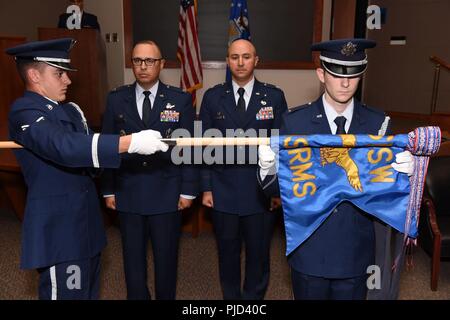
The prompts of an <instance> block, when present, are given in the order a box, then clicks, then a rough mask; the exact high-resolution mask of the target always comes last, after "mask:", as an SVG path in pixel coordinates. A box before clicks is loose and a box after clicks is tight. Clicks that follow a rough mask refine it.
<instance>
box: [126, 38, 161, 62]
mask: <svg viewBox="0 0 450 320" xmlns="http://www.w3.org/2000/svg"><path fill="white" fill-rule="evenodd" d="M140 44H149V45H151V46H155V47H156V48H157V49H158V51H159V54H160V55H161V58H162V59H164V58H163V55H162V51H161V48H160V47H159V46H158V45H157V44H156V42H155V41H152V40H141V41H138V42H136V43H135V44H134V46H133V50H134V48H136V47H137V46H138V45H140Z"/></svg>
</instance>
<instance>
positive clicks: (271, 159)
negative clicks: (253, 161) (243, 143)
mask: <svg viewBox="0 0 450 320" xmlns="http://www.w3.org/2000/svg"><path fill="white" fill-rule="evenodd" d="M258 158H259V160H258V165H259V167H260V168H261V169H263V170H268V169H270V168H272V167H273V166H274V165H275V152H273V151H272V149H271V148H270V147H269V146H265V145H262V146H259V149H258Z"/></svg>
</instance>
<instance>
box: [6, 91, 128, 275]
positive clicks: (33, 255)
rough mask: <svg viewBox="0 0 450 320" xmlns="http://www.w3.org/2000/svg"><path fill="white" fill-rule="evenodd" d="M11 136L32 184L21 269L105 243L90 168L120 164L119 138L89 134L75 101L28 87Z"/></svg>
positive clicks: (16, 106) (14, 112) (14, 110)
mask: <svg viewBox="0 0 450 320" xmlns="http://www.w3.org/2000/svg"><path fill="white" fill-rule="evenodd" d="M9 133H10V138H11V139H12V140H14V141H16V142H17V143H19V144H21V145H23V146H24V147H25V149H17V150H16V151H14V153H15V155H16V157H17V160H18V162H19V164H20V166H21V169H22V173H23V176H24V178H25V182H26V185H27V187H28V193H27V203H26V206H25V215H24V221H23V232H22V257H21V267H22V268H24V269H33V268H39V267H47V266H51V265H54V264H57V263H60V262H65V261H71V260H78V259H85V258H89V257H93V256H95V255H96V254H98V253H99V252H100V251H101V250H102V249H103V247H104V246H105V245H106V237H105V232H104V228H103V220H102V217H101V214H100V213H101V212H100V207H99V203H98V195H97V191H96V188H95V185H94V183H93V181H92V178H91V177H90V176H89V173H88V169H87V168H91V167H94V166H102V167H118V166H119V165H120V157H119V154H118V150H119V149H118V148H119V147H118V144H119V138H118V136H109V135H100V136H97V137H98V141H97V140H96V139H93V137H94V135H93V134H92V132H89V134H87V132H86V128H85V127H84V126H83V123H82V121H81V116H80V114H79V113H78V111H77V110H76V109H75V108H74V107H73V106H72V105H71V104H64V105H58V104H55V103H53V102H51V101H50V100H47V99H45V98H44V97H42V96H41V95H39V94H37V93H34V92H30V91H27V92H25V94H24V96H23V97H21V98H19V99H17V100H16V101H15V102H14V103H13V105H12V107H11V111H10V114H9Z"/></svg>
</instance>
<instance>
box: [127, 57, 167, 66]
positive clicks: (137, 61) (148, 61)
mask: <svg viewBox="0 0 450 320" xmlns="http://www.w3.org/2000/svg"><path fill="white" fill-rule="evenodd" d="M161 60H163V58H159V59H155V58H145V59H141V58H133V59H131V62H133V65H134V66H135V67H140V66H142V62H144V63H145V65H146V66H147V67H153V66H154V65H155V63H156V62H157V61H161Z"/></svg>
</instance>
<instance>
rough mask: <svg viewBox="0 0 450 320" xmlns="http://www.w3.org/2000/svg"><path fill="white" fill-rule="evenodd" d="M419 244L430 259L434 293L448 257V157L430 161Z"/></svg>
mask: <svg viewBox="0 0 450 320" xmlns="http://www.w3.org/2000/svg"><path fill="white" fill-rule="evenodd" d="M419 244H420V246H421V247H422V248H423V249H424V250H425V251H426V252H427V253H428V254H429V255H430V256H431V290H433V291H436V290H437V285H438V279H439V270H440V261H441V258H450V156H442V157H435V158H431V159H430V164H429V167H428V172H427V177H426V181H425V191H424V197H423V200H422V207H421V213H420V223H419Z"/></svg>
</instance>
